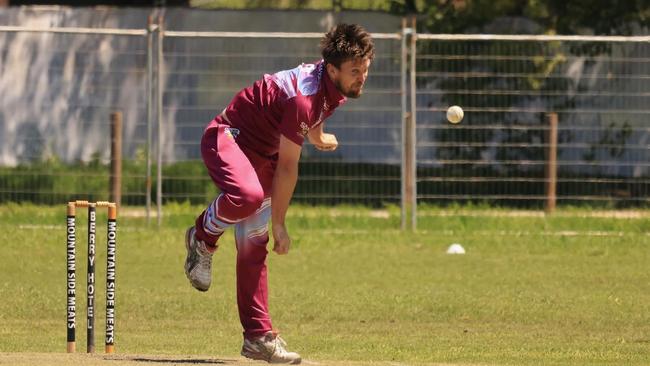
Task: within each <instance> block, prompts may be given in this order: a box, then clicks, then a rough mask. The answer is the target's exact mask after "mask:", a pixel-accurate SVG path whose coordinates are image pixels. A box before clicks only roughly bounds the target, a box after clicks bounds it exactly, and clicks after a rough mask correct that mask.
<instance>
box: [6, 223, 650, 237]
mask: <svg viewBox="0 0 650 366" xmlns="http://www.w3.org/2000/svg"><path fill="white" fill-rule="evenodd" d="M18 228H19V229H22V230H61V231H63V229H65V228H66V226H65V225H36V224H21V225H18ZM120 231H131V232H135V231H137V230H136V228H124V227H121V228H120ZM297 231H303V232H304V231H315V232H320V233H323V234H337V235H342V234H372V233H376V232H377V230H363V229H350V230H346V229H314V230H300V229H298V230H297ZM381 231H394V232H396V233H399V232H401V230H398V229H388V230H381ZM417 232H418V233H419V234H432V235H445V236H451V235H468V234H472V235H498V236H532V235H543V236H593V237H623V236H626V235H645V236H650V232H647V233H629V232H625V231H594V230H589V231H577V230H560V231H540V232H535V231H511V230H418V231H417Z"/></svg>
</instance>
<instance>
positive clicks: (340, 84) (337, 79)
mask: <svg viewBox="0 0 650 366" xmlns="http://www.w3.org/2000/svg"><path fill="white" fill-rule="evenodd" d="M369 67H370V60H369V59H365V58H364V59H361V58H355V59H352V60H348V61H345V62H343V63H341V67H340V68H337V67H336V66H334V65H331V64H328V65H327V71H328V73H329V76H330V78H331V79H332V82H334V85H335V86H336V88H337V89H338V90H339V92H341V94H343V95H345V96H346V97H348V98H359V97H360V96H361V94H362V93H363V84H364V83H365V82H366V78H367V77H368V68H369Z"/></svg>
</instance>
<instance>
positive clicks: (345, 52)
mask: <svg viewBox="0 0 650 366" xmlns="http://www.w3.org/2000/svg"><path fill="white" fill-rule="evenodd" d="M320 48H321V53H322V55H323V60H325V63H328V64H332V65H334V66H336V68H337V69H338V68H340V67H341V64H342V63H344V62H345V61H348V60H352V59H356V58H360V59H369V60H372V59H373V58H374V57H375V45H374V44H373V43H372V38H371V37H370V33H368V32H367V31H366V30H365V29H364V28H363V27H362V26H360V25H357V24H345V23H341V24H339V25H337V26H336V27H333V28H332V29H330V31H329V32H327V33H326V34H325V36H324V37H323V39H321V41H320Z"/></svg>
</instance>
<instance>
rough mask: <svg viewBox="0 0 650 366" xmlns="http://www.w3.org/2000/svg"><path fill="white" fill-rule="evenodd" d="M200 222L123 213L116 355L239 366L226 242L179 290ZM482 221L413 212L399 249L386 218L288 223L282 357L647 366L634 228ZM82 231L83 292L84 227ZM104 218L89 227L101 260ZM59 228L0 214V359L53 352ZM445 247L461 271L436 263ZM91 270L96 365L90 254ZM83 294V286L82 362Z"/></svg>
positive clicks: (460, 212) (37, 211)
mask: <svg viewBox="0 0 650 366" xmlns="http://www.w3.org/2000/svg"><path fill="white" fill-rule="evenodd" d="M200 210H201V207H199V206H188V205H170V206H167V207H165V209H164V212H165V214H166V216H165V217H164V220H163V225H162V227H161V228H158V227H157V225H155V224H151V225H149V226H147V224H146V223H145V221H144V219H143V218H139V217H134V216H135V215H133V214H134V211H135V210H134V209H129V208H127V209H125V210H122V212H120V217H119V218H118V222H119V227H118V245H119V249H118V273H117V275H118V278H117V285H118V290H117V296H118V299H117V301H118V305H117V322H118V323H117V328H116V329H117V330H116V337H117V341H116V348H117V351H118V353H119V354H149V355H157V356H158V357H161V356H164V355H185V356H192V355H213V356H214V357H220V358H225V359H240V358H239V357H238V353H239V349H240V347H241V327H240V325H239V320H238V316H237V308H236V302H235V301H236V300H235V277H234V259H235V249H234V243H233V239H232V234H227V235H226V236H225V237H224V238H223V239H222V242H221V247H220V249H219V252H218V255H217V256H216V257H215V261H214V266H215V270H214V276H215V277H214V280H213V285H212V286H213V287H212V288H211V290H210V291H208V292H207V293H199V292H197V291H195V290H193V289H192V288H191V287H190V286H189V285H188V283H187V280H186V279H185V276H184V274H183V269H182V267H183V261H184V255H185V254H184V247H183V239H182V238H183V234H184V229H185V228H186V227H187V226H189V225H190V224H191V223H192V222H193V218H194V216H195V215H196V214H198V213H199V212H200ZM494 212H499V211H488V210H486V209H485V208H481V207H479V208H454V209H451V210H449V209H447V210H443V209H439V208H435V207H423V208H421V209H420V211H419V213H420V218H419V221H418V227H419V231H418V232H417V233H403V232H401V231H400V230H398V228H399V222H400V220H399V210H398V209H396V208H388V209H387V210H385V211H383V212H382V214H381V215H376V214H374V213H376V212H375V211H371V210H370V209H366V208H358V207H336V208H329V207H292V208H291V210H290V212H289V216H290V218H289V223H288V225H289V230H290V233H291V234H292V238H293V240H294V243H293V246H292V249H291V251H290V253H289V255H287V256H277V255H275V254H274V253H271V254H270V255H269V258H268V262H269V267H270V272H269V273H270V274H269V278H270V304H271V314H272V317H273V320H274V325H275V327H276V328H277V329H278V330H280V332H281V333H282V334H283V336H284V338H285V339H286V340H287V341H288V343H289V345H290V348H291V349H295V350H297V351H299V352H300V353H301V354H302V355H303V357H304V358H306V359H307V360H309V361H313V362H319V363H324V364H336V363H337V362H338V363H339V364H344V363H346V362H357V363H358V364H367V363H371V362H399V363H405V364H418V363H422V364H426V363H429V364H430V363H440V364H451V365H468V364H482V365H647V364H650V272H649V271H648V268H650V220H649V219H648V215H647V212H645V215H640V216H641V217H638V218H623V219H620V218H611V217H581V214H584V213H586V214H589V211H584V210H583V211H580V210H577V209H573V210H569V211H566V212H564V213H563V212H562V211H560V212H558V214H557V215H553V216H548V217H544V216H541V217H535V216H522V217H513V216H507V215H505V214H504V215H496V216H495V215H492V213H494ZM78 217H79V223H78V231H79V234H78V238H79V239H78V260H77V262H78V275H79V276H80V277H81V278H83V276H84V273H85V268H86V265H85V244H86V240H85V236H84V235H85V222H86V221H85V220H86V215H85V213H84V212H83V210H82V212H81V213H79V215H78ZM105 219H106V217H105V214H103V213H102V214H101V215H99V218H98V224H99V225H100V226H99V230H98V233H99V238H98V242H99V243H101V244H104V243H105V235H106V234H105V232H106V229H105V227H104V225H105ZM153 221H154V222H155V220H153ZM64 222H65V208H64V206H60V207H45V206H42V207H39V206H21V205H4V206H0V230H2V232H3V235H2V237H3V238H4V240H3V242H2V246H1V247H0V248H1V249H0V295H1V298H2V301H0V352H11V353H18V352H20V353H26V354H27V352H30V353H34V352H39V353H40V352H64V350H65V329H64V327H65V315H64V312H65V297H64V294H65V280H64V278H65V232H64V231H65V230H64V228H65V226H64ZM451 243H461V244H462V245H463V246H464V247H465V249H466V250H467V254H466V255H447V254H445V249H446V248H447V246H449V245H450V244H451ZM97 260H98V262H97V263H98V264H97V269H98V276H99V277H98V281H97V285H98V286H99V287H100V289H99V292H98V294H97V296H98V297H97V298H98V304H97V318H96V325H97V330H96V343H97V346H98V349H102V348H103V347H102V343H103V338H102V335H103V321H104V318H103V314H102V312H103V310H104V305H103V303H102V302H101V301H99V300H100V299H102V297H103V294H104V291H103V289H102V286H104V281H103V279H104V278H103V273H104V270H105V268H104V267H105V248H104V246H103V245H100V250H99V254H98V259H97ZM84 286H85V281H83V280H78V287H79V290H78V296H77V301H78V330H77V347H78V350H80V351H82V350H84V349H85V291H84V288H83V287H84ZM12 357H16V356H15V355H14V356H12ZM2 360H3V356H2V355H0V364H2V363H3V362H2ZM11 360H13V358H12V359H11ZM172 360H173V358H172ZM41 362H42V360H40V361H34V363H33V364H40V363H41ZM152 362H154V361H152ZM10 363H11V362H10ZM171 363H173V362H171V361H170V364H171ZM25 364H28V363H25ZM107 364H109V365H117V363H115V361H112V362H109V363H107ZM161 364H162V362H161Z"/></svg>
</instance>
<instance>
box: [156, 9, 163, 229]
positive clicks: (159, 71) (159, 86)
mask: <svg viewBox="0 0 650 366" xmlns="http://www.w3.org/2000/svg"><path fill="white" fill-rule="evenodd" d="M163 37H164V28H163V17H162V16H159V17H158V68H157V70H156V72H157V76H156V79H157V80H156V81H157V88H156V93H157V95H156V108H157V117H158V151H157V153H158V161H157V167H156V172H157V174H156V206H157V210H158V212H157V213H158V225H159V226H160V224H161V223H162V146H163V141H162V140H163V132H162V130H163V124H162V119H163V117H162V113H163V108H162V104H163V91H162V86H163V83H162V66H163Z"/></svg>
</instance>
